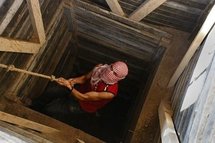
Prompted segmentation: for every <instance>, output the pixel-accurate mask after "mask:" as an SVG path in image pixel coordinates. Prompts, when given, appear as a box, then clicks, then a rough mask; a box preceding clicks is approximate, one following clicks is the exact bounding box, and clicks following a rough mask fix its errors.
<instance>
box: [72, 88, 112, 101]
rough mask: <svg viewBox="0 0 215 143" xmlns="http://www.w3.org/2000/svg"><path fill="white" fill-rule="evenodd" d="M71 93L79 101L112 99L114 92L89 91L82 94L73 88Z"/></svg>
mask: <svg viewBox="0 0 215 143" xmlns="http://www.w3.org/2000/svg"><path fill="white" fill-rule="evenodd" d="M71 95H72V96H74V97H75V98H77V99H78V100H81V101H98V100H102V99H112V98H113V97H114V94H113V93H110V92H95V91H91V92H87V93H85V94H82V93H80V92H79V91H78V90H76V89H73V90H72V91H71Z"/></svg>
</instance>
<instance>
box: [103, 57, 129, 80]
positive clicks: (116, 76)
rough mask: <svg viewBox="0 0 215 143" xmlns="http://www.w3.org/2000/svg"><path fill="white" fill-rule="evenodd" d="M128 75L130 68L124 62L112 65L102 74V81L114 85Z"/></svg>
mask: <svg viewBox="0 0 215 143" xmlns="http://www.w3.org/2000/svg"><path fill="white" fill-rule="evenodd" d="M127 74H128V66H127V65H126V63H124V62H122V61H118V62H115V63H112V64H110V65H109V66H108V68H106V69H105V70H104V71H103V72H102V73H101V75H100V76H101V79H102V80H103V81H104V82H105V83H108V84H114V83H116V82H118V81H119V80H122V79H124V78H125V77H126V76H127Z"/></svg>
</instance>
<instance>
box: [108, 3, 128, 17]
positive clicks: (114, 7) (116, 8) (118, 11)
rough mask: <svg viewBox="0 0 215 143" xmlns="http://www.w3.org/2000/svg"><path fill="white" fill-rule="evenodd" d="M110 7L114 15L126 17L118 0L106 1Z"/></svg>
mask: <svg viewBox="0 0 215 143" xmlns="http://www.w3.org/2000/svg"><path fill="white" fill-rule="evenodd" d="M106 2H107V4H108V6H109V7H110V9H111V10H112V12H113V13H115V14H118V15H120V16H124V15H125V13H124V12H123V10H122V8H121V6H120V4H119V2H118V0H106Z"/></svg>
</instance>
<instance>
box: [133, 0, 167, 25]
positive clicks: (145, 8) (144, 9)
mask: <svg viewBox="0 0 215 143" xmlns="http://www.w3.org/2000/svg"><path fill="white" fill-rule="evenodd" d="M165 1H166V0H147V1H144V2H143V3H142V4H141V5H140V6H139V7H138V8H137V9H136V10H135V11H134V12H132V13H131V14H130V16H129V19H131V20H134V21H141V20H142V19H143V18H144V17H146V16H147V15H148V14H149V13H151V12H152V11H153V10H155V9H156V8H158V7H159V6H160V5H162V4H163V3H164V2H165Z"/></svg>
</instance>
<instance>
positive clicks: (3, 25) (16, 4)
mask: <svg viewBox="0 0 215 143" xmlns="http://www.w3.org/2000/svg"><path fill="white" fill-rule="evenodd" d="M22 2H23V0H15V1H14V2H13V4H12V5H11V7H10V9H9V10H8V12H7V14H6V16H5V17H4V18H3V21H2V22H1V24H0V35H1V34H2V33H3V32H4V30H5V28H6V27H7V25H8V24H9V23H10V21H11V19H12V18H13V16H14V15H15V14H16V12H17V10H18V9H19V7H20V6H21V4H22Z"/></svg>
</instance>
